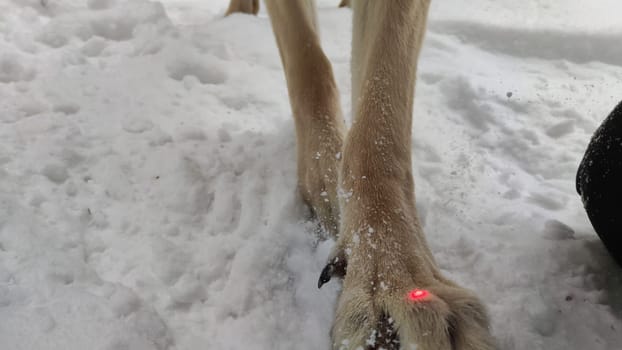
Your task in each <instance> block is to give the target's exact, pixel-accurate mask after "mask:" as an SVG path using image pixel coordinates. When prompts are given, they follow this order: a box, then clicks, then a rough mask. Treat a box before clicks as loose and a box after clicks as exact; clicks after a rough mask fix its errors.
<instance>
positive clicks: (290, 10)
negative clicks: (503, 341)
mask: <svg viewBox="0 0 622 350" xmlns="http://www.w3.org/2000/svg"><path fill="white" fill-rule="evenodd" d="M266 5H267V7H268V12H269V14H270V18H271V22H272V25H273V29H274V33H275V36H276V40H277V43H278V47H279V50H280V53H281V58H282V62H283V66H284V69H285V76H286V78H287V84H288V90H289V97H290V102H291V106H292V110H293V114H294V118H295V122H296V132H297V146H298V176H299V186H300V189H301V192H302V195H303V198H304V199H305V200H306V201H307V202H308V203H309V205H310V206H311V207H312V208H313V210H314V212H315V213H316V214H317V216H318V218H319V220H320V222H322V223H323V225H324V226H325V227H326V228H328V229H329V230H330V231H332V232H336V233H337V244H336V248H335V250H334V252H333V254H332V255H331V257H330V259H329V263H328V265H327V267H326V268H325V269H324V271H323V272H322V275H321V277H320V282H319V285H320V286H321V285H322V284H323V283H326V282H327V281H328V280H329V279H330V277H331V276H339V277H343V278H344V281H343V290H342V293H341V295H340V298H339V301H338V305H337V310H336V316H335V322H334V325H333V328H332V341H333V348H334V349H358V348H361V347H365V348H367V349H380V348H385V349H399V348H401V349H411V348H414V347H417V349H419V350H440V349H448V350H449V349H453V350H462V349H464V350H466V349H471V350H486V349H492V348H494V345H493V339H492V337H491V335H490V332H489V329H488V327H489V322H488V317H487V315H486V311H485V309H484V306H483V305H482V304H481V303H480V301H479V300H478V299H477V297H475V295H473V293H471V292H469V291H468V290H465V289H463V288H461V287H459V286H458V285H456V284H455V283H453V282H451V281H449V280H447V279H446V278H444V277H443V276H442V275H441V273H440V271H439V269H438V267H437V265H436V263H435V261H434V258H433V256H432V254H431V252H430V250H429V248H428V246H427V243H426V239H425V236H424V233H423V231H422V229H421V225H420V224H419V219H418V216H417V213H416V209H415V198H414V182H413V177H412V173H411V169H412V167H411V130H412V127H411V126H412V125H411V124H412V110H413V96H414V86H415V75H416V67H417V59H418V56H419V50H420V47H421V43H422V40H423V34H424V31H425V26H426V17H427V11H428V7H429V1H428V0H415V1H413V0H392V1H364V0H361V1H354V2H353V4H352V5H353V11H354V13H353V18H354V23H353V40H352V92H353V93H352V106H353V114H354V121H353V125H352V128H351V130H350V131H349V133H348V134H347V136H346V132H345V126H344V122H343V118H342V113H341V109H340V106H339V98H338V92H337V87H336V84H335V81H334V78H333V73H332V69H331V65H330V63H329V61H328V59H327V58H326V56H325V55H324V53H323V51H322V48H321V46H320V42H319V38H318V33H317V25H316V22H317V21H316V15H315V8H314V3H313V1H310V0H307V1H280V0H268V1H266ZM340 162H341V163H340ZM412 290H420V291H421V293H423V294H424V295H423V297H422V298H420V299H416V300H410V299H409V298H408V295H409V292H410V291H412Z"/></svg>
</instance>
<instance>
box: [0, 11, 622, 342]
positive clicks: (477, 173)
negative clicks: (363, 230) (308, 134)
mask: <svg viewBox="0 0 622 350" xmlns="http://www.w3.org/2000/svg"><path fill="white" fill-rule="evenodd" d="M227 2H228V1H226V0H209V1H199V0H167V1H162V2H153V1H147V0H128V1H119V0H88V1H78V0H47V1H40V0H0V140H1V142H0V348H2V349H28V350H48V349H59V350H60V349H63V350H74V349H75V350H78V349H80V350H81V349H102V350H123V349H132V350H135V349H137V350H143V349H144V350H147V349H149V350H151V349H157V350H165V349H169V350H173V349H176V350H195V349H248V348H253V349H301V350H304V349H309V350H311V349H328V347H329V330H330V326H331V322H332V316H333V315H332V313H333V304H334V301H335V298H336V295H337V293H338V289H339V286H338V283H331V284H328V285H326V286H325V287H324V288H323V289H322V290H321V291H319V290H317V288H316V283H317V277H318V276H319V272H320V270H321V268H322V267H323V264H324V262H325V259H326V257H327V255H328V253H329V251H330V249H331V246H332V244H333V242H332V241H330V240H322V239H320V238H321V237H320V236H321V235H322V234H321V233H320V232H317V227H316V223H314V222H313V221H312V220H309V212H308V209H307V208H305V206H304V205H303V204H302V203H301V201H300V198H299V197H298V196H297V194H296V191H295V187H296V170H295V169H296V162H295V139H294V127H293V121H292V118H291V112H290V107H289V102H288V98H287V89H286V86H285V81H284V76H283V73H282V69H281V62H280V59H279V56H278V51H277V49H276V45H275V43H274V39H273V35H272V32H271V28H270V23H269V20H268V19H267V17H266V15H265V12H263V11H264V10H262V12H260V15H259V16H258V17H251V16H245V15H233V16H230V17H228V18H222V13H224V10H225V9H226V6H227ZM319 3H320V9H319V21H320V26H321V28H322V30H321V34H322V39H323V45H324V47H325V50H326V52H327V55H328V56H329V58H330V59H331V61H332V63H333V67H334V71H335V76H336V79H337V83H338V85H339V87H340V93H341V94H342V96H341V101H343V104H344V111H345V112H346V114H349V110H350V105H349V103H350V98H349V93H350V76H349V61H350V57H349V51H350V50H349V44H350V33H351V23H350V22H351V13H350V11H349V10H348V9H337V8H336V5H337V1H332V0H331V1H328V0H326V1H324V0H322V1H319ZM437 3H438V4H435V5H434V6H433V7H432V12H431V18H430V24H429V28H430V31H429V32H428V34H427V36H426V42H425V46H424V48H423V51H422V54H421V61H420V64H419V68H418V70H419V79H418V86H417V96H416V99H415V105H416V107H415V114H414V126H413V146H412V147H413V152H414V169H413V171H414V174H415V183H416V190H417V200H418V204H417V205H418V206H419V208H420V214H421V215H422V219H423V221H424V224H425V232H426V234H427V237H428V240H429V243H430V245H431V248H432V250H433V252H434V254H435V256H436V258H437V260H438V262H439V264H440V265H441V268H442V269H443V270H444V272H445V273H447V274H448V275H449V276H450V277H451V278H453V279H455V280H456V281H458V282H460V283H461V284H463V285H465V286H467V287H469V288H471V289H473V290H475V291H476V292H477V293H478V294H479V295H480V296H481V298H482V299H483V300H484V302H485V304H487V305H488V307H489V309H490V313H491V317H492V322H493V331H494V334H495V336H496V337H497V338H498V339H499V342H500V344H501V346H502V348H503V349H510V350H511V349H516V350H521V349H550V350H555V349H603V350H605V349H614V348H616V347H617V344H620V343H621V342H622V332H620V328H622V321H621V319H622V302H621V300H622V273H621V272H622V271H620V269H619V268H618V267H616V265H615V264H614V262H613V261H612V260H611V258H610V257H609V256H608V255H607V253H606V251H605V249H604V248H603V247H602V244H601V243H600V241H598V238H597V237H596V235H595V234H594V231H593V230H592V228H591V226H590V224H589V222H588V220H587V217H586V215H585V213H584V211H583V208H582V206H581V201H580V198H579V197H578V196H577V195H576V193H575V191H574V175H575V172H576V167H577V166H578V164H579V162H580V160H581V158H582V156H583V151H584V150H585V147H586V145H587V143H588V142H589V139H590V136H591V134H592V133H593V131H594V130H595V129H596V127H597V126H598V125H599V124H600V122H601V121H602V119H603V118H605V117H606V115H607V114H608V112H609V111H610V110H611V108H612V107H613V106H614V105H615V104H616V103H617V102H618V100H619V99H620V98H622V90H620V81H621V80H622V62H621V61H620V57H622V55H620V52H619V50H620V46H619V42H618V41H619V40H617V38H619V33H622V27H620V25H619V23H617V17H611V16H608V14H609V13H618V14H619V11H616V10H615V9H616V7H615V6H616V5H615V4H616V3H615V2H612V1H611V0H599V1H594V2H591V3H590V5H589V6H587V7H585V8H584V9H583V11H584V13H578V12H579V10H578V9H579V7H580V6H579V5H580V4H579V3H578V2H577V1H574V0H573V1H570V0H569V1H568V3H567V7H562V6H561V5H555V4H551V3H549V2H544V1H536V2H529V4H521V5H516V6H514V5H515V2H510V1H507V0H503V1H495V2H492V1H490V0H477V1H472V2H469V4H468V5H467V4H466V3H464V2H462V1H458V0H446V1H440V2H437ZM581 3H584V2H581ZM617 6H618V7H617V9H618V10H619V7H620V5H617ZM534 11H535V13H538V14H539V16H538V17H537V20H534V18H533V17H531V15H532V14H533V13H534ZM590 11H592V12H593V13H591V14H590ZM509 13H512V14H513V16H509V15H508V14H509ZM495 14H496V15H497V16H495ZM554 14H560V16H558V17H555V16H554ZM590 15H592V16H599V17H597V18H599V20H598V21H597V22H598V23H595V24H594V28H593V29H590V27H589V25H590V24H591V23H592V22H596V20H594V21H590V20H589V18H590ZM509 18H511V20H510V19H509ZM560 18H563V19H565V20H568V21H569V22H572V23H573V25H571V26H570V25H569V26H563V25H560V23H559V22H560V21H561V20H560ZM592 18H594V17H592ZM500 19H502V20H500ZM521 19H524V20H523V21H521ZM504 21H505V22H504Z"/></svg>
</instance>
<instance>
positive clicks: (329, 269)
mask: <svg viewBox="0 0 622 350" xmlns="http://www.w3.org/2000/svg"><path fill="white" fill-rule="evenodd" d="M334 271H335V265H333V264H332V263H331V264H328V265H326V266H324V269H322V273H321V274H320V279H319V280H318V281H317V287H318V289H319V288H322V286H323V285H324V284H326V283H327V282H328V281H330V279H331V277H333V272H334Z"/></svg>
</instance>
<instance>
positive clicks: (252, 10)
mask: <svg viewBox="0 0 622 350" xmlns="http://www.w3.org/2000/svg"><path fill="white" fill-rule="evenodd" d="M236 12H240V13H248V14H252V15H256V14H257V12H259V0H231V1H230V2H229V8H228V9H227V12H226V13H225V16H229V15H230V14H232V13H236Z"/></svg>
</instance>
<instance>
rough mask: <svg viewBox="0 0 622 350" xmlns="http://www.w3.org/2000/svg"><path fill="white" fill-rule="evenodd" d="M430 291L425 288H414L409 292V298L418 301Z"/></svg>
mask: <svg viewBox="0 0 622 350" xmlns="http://www.w3.org/2000/svg"><path fill="white" fill-rule="evenodd" d="M429 294H430V293H429V292H428V291H427V290H425V289H413V290H411V291H410V292H408V299H410V300H412V301H418V300H421V299H424V298H425V297H427V296H428V295H429Z"/></svg>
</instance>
